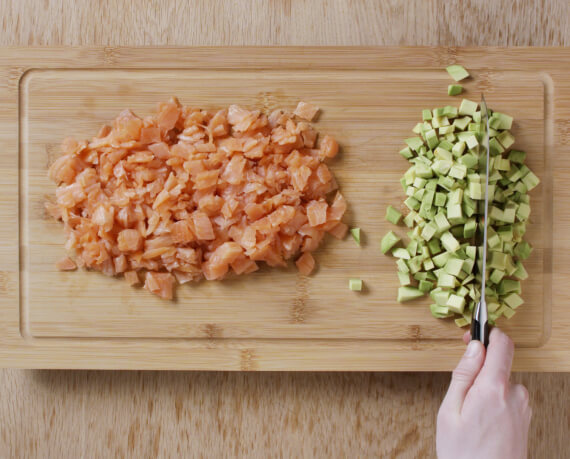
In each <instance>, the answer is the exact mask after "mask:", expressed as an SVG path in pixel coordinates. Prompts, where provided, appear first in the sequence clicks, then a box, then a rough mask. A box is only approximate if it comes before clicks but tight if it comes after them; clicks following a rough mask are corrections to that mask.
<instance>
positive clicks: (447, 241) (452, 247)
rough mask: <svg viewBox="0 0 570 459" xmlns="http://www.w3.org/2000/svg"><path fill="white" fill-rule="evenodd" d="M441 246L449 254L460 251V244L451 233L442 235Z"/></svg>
mask: <svg viewBox="0 0 570 459" xmlns="http://www.w3.org/2000/svg"><path fill="white" fill-rule="evenodd" d="M441 245H442V246H443V248H444V249H445V250H447V251H448V252H455V251H456V250H457V249H459V242H458V241H457V239H455V237H453V235H452V234H451V233H450V232H449V231H447V232H445V233H443V234H442V235H441Z"/></svg>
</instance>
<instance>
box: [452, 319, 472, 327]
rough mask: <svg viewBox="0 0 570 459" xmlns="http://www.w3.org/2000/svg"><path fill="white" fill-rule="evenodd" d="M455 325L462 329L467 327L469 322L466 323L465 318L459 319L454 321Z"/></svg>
mask: <svg viewBox="0 0 570 459" xmlns="http://www.w3.org/2000/svg"><path fill="white" fill-rule="evenodd" d="M455 325H457V326H458V327H459V328H463V327H465V326H467V325H469V322H467V320H466V319H465V317H460V318H458V319H455Z"/></svg>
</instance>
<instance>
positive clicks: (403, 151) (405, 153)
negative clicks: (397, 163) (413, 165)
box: [400, 147, 414, 159]
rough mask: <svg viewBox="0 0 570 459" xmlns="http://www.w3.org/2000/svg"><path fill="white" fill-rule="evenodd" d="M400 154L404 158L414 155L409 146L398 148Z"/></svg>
mask: <svg viewBox="0 0 570 459" xmlns="http://www.w3.org/2000/svg"><path fill="white" fill-rule="evenodd" d="M400 155H402V156H403V157H404V159H410V158H413V157H414V154H413V153H412V150H410V147H406V148H402V149H401V150H400Z"/></svg>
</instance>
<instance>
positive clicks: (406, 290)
mask: <svg viewBox="0 0 570 459" xmlns="http://www.w3.org/2000/svg"><path fill="white" fill-rule="evenodd" d="M421 296H424V292H422V291H421V290H420V289H417V288H414V287H408V286H404V287H400V288H399V289H398V302H399V303H404V302H405V301H411V300H415V299H416V298H420V297H421Z"/></svg>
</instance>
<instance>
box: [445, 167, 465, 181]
mask: <svg viewBox="0 0 570 459" xmlns="http://www.w3.org/2000/svg"><path fill="white" fill-rule="evenodd" d="M449 175H450V176H451V177H453V178H456V179H463V178H465V176H466V175H467V167H465V166H464V165H463V164H454V165H453V166H451V169H449Z"/></svg>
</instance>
